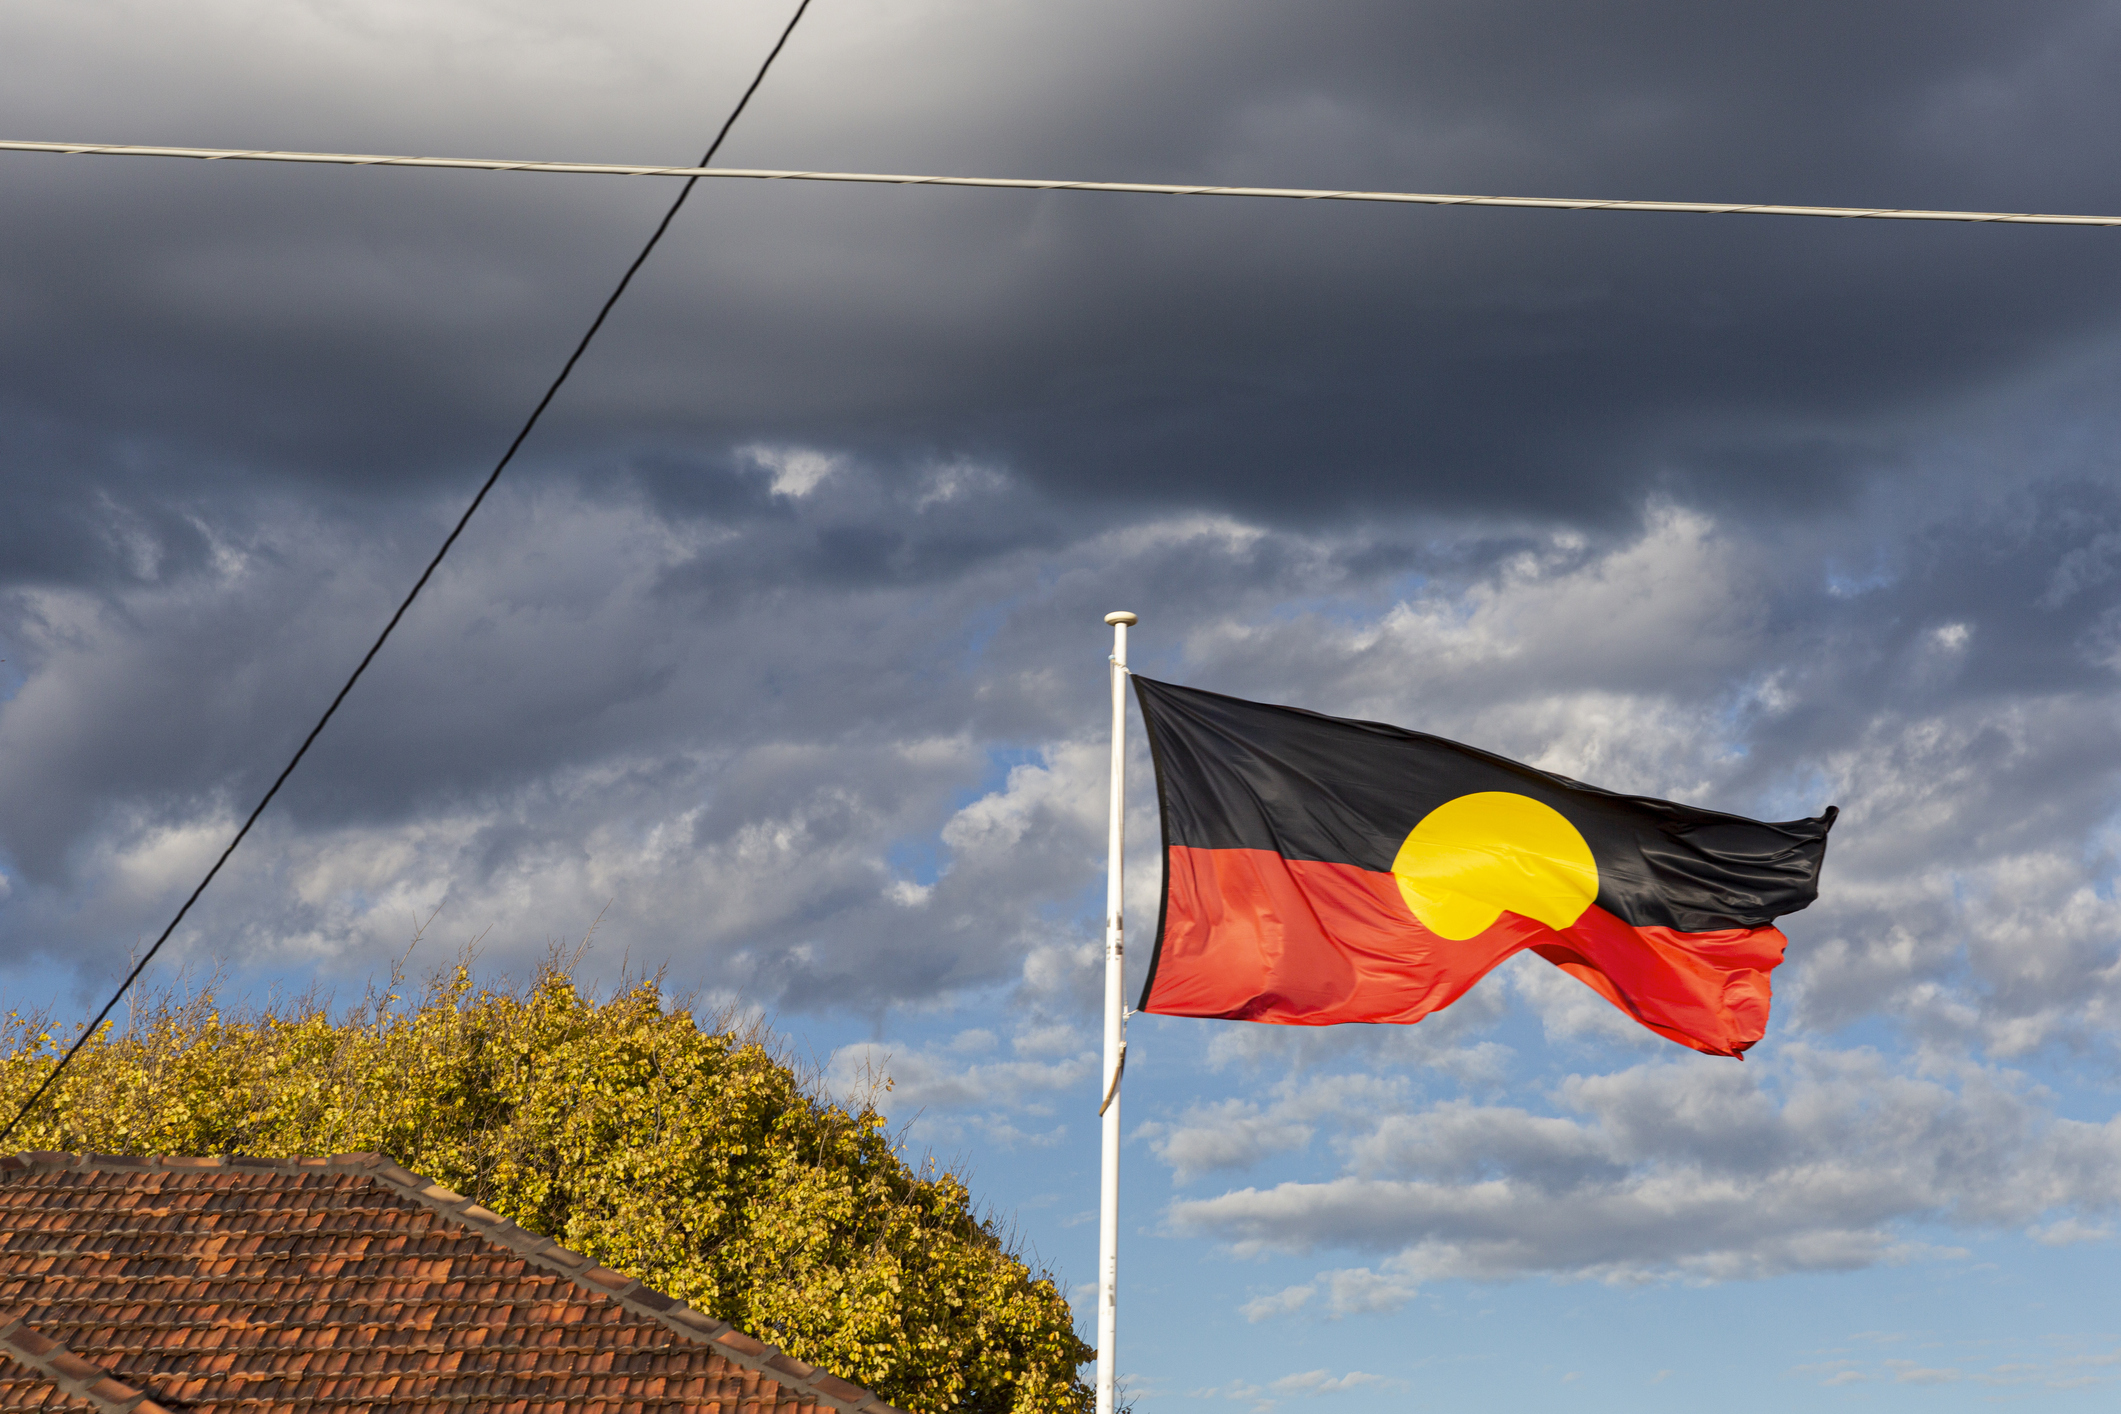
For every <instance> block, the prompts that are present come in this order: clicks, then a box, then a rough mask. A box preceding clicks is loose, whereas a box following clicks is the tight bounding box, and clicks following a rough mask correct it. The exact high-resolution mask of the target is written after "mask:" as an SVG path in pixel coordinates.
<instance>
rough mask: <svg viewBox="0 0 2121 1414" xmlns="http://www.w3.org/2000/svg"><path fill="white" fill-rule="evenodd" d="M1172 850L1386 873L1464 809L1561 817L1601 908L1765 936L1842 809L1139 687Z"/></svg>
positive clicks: (1804, 882) (1188, 691)
mask: <svg viewBox="0 0 2121 1414" xmlns="http://www.w3.org/2000/svg"><path fill="white" fill-rule="evenodd" d="M1134 692H1135V696H1136V698H1137V700H1138V701H1139V702H1140V703H1141V708H1142V716H1143V719H1144V720H1145V721H1146V722H1147V723H1148V727H1149V744H1150V749H1151V751H1152V752H1153V754H1154V756H1155V759H1156V784H1157V794H1158V796H1159V798H1160V800H1161V803H1162V808H1163V826H1164V845H1165V847H1166V848H1167V849H1172V848H1192V849H1261V850H1271V851H1273V852H1274V853H1276V854H1279V855H1281V856H1282V857H1283V858H1286V859H1292V860H1314V861H1319V862H1323V863H1333V864H1348V865H1353V866H1355V867H1357V868H1361V869H1370V870H1375V871H1377V872H1379V873H1390V872H1391V870H1392V864H1393V861H1394V859H1395V858H1396V857H1397V856H1398V853H1399V849H1400V846H1401V845H1402V844H1403V843H1404V842H1405V841H1406V838H1407V835H1408V834H1409V832H1411V831H1412V830H1413V828H1414V827H1415V826H1416V825H1418V824H1419V823H1421V821H1422V819H1423V818H1424V817H1425V816H1427V815H1428V814H1429V812H1430V811H1432V810H1434V809H1436V808H1437V807H1438V806H1440V805H1443V804H1445V803H1446V802H1449V801H1452V800H1456V799H1458V798H1459V797H1460V796H1465V795H1472V794H1476V793H1479V792H1483V791H1508V792H1512V793H1515V794H1518V795H1523V796H1528V797H1530V798H1531V799H1533V800H1536V801H1539V802H1540V803H1542V804H1544V805H1547V806H1550V807H1552V808H1553V809H1554V810H1556V811H1558V812H1559V813H1560V814H1561V815H1562V816H1563V817H1564V818H1566V819H1567V820H1568V821H1569V822H1570V823H1571V824H1572V825H1574V826H1575V827H1576V829H1577V830H1578V831H1579V832H1580V833H1581V834H1582V835H1583V838H1584V841H1585V843H1587V844H1588V845H1589V846H1590V849H1591V853H1592V855H1593V857H1594V858H1595V859H1596V860H1597V863H1598V885H1599V893H1598V899H1597V902H1598V906H1599V907H1601V908H1603V909H1605V910H1606V911H1607V912H1608V913H1611V914H1613V915H1614V916H1616V917H1618V918H1620V919H1622V920H1624V921H1626V922H1628V923H1630V924H1633V925H1634V926H1636V927H1662V928H1673V929H1677V930H1679V931H1680V932H1685V933H1708V932H1715V931H1718V930H1721V929H1726V928H1759V927H1765V926H1766V925H1767V924H1768V923H1769V922H1771V921H1772V920H1773V919H1775V918H1777V917H1780V916H1781V915H1783V914H1786V913H1795V912H1796V911H1797V910H1799V909H1801V908H1803V907H1805V906H1806V905H1807V904H1809V903H1811V902H1812V901H1813V900H1814V899H1815V898H1817V897H1818V896H1819V867H1820V864H1821V862H1822V861H1823V860H1824V858H1825V855H1826V836H1827V831H1828V830H1829V829H1831V828H1832V827H1833V823H1834V818H1835V816H1836V814H1837V813H1838V811H1837V810H1836V809H1835V808H1834V807H1828V809H1827V811H1826V813H1825V814H1823V815H1820V816H1818V817H1816V818H1813V819H1809V820H1787V821H1783V822H1782V823H1780V824H1765V823H1762V822H1761V821H1758V820H1748V819H1745V818H1744V817H1742V816H1738V815H1725V814H1721V813H1719V812H1717V811H1714V810H1699V809H1696V808H1694V807H1693V806H1689V805H1675V804H1673V803H1672V802H1671V801H1668V800H1654V799H1651V798H1649V797H1647V796H1639V795H1621V794H1619V793H1617V792H1614V791H1608V790H1600V789H1599V788H1598V787H1596V786H1587V785H1583V784H1581V783H1580V782H1577V781H1572V780H1570V779H1569V778H1568V777H1566V776H1557V775H1555V774H1553V773H1552V772H1549V771H1541V770H1537V769H1535V768H1533V767H1530V766H1525V765H1521V764H1519V763H1518V762H1515V761H1510V760H1506V759H1505V758H1503V757H1500V756H1496V755H1494V754H1492V753H1491V752H1486V751H1480V750H1477V749H1475V748H1473V747H1470V746H1461V745H1459V744H1458V743H1457V742H1454V741H1446V740H1444V739H1443V738H1442V737H1435V736H1429V735H1427V734H1425V733H1423V732H1415V731H1408V730H1406V729H1405V728H1403V727H1393V726H1386V725H1383V724H1382V723H1378V722H1358V721H1351V720H1348V719H1346V718H1341V717H1328V716H1325V715H1323V714H1321V713H1317V712H1307V711H1305V710H1303V709H1302V708H1299V707H1276V706H1270V705H1267V704H1265V703H1260V702H1247V701H1245V700H1244V699H1242V698H1238V697H1225V696H1223V695H1222V694H1221V693H1216V692H1203V691H1201V690H1199V689H1197V688H1190V687H1176V686H1173V685H1172V684H1170V683H1163V682H1156V681H1154V680H1152V679H1149V678H1144V677H1141V676H1138V675H1137V676H1136V677H1135V678H1134Z"/></svg>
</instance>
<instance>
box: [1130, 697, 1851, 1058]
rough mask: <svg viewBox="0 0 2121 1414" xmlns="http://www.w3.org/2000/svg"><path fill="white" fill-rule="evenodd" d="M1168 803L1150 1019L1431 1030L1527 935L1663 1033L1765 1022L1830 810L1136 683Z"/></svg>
mask: <svg viewBox="0 0 2121 1414" xmlns="http://www.w3.org/2000/svg"><path fill="white" fill-rule="evenodd" d="M1134 690H1135V695H1136V697H1137V698H1138V699H1139V700H1140V702H1141V707H1142V715H1143V717H1144V719H1145V720H1146V721H1147V723H1148V727H1149V742H1150V747H1151V750H1152V751H1153V753H1154V755H1155V760H1156V786H1157V796H1158V799H1159V801H1160V803H1161V806H1162V810H1163V827H1164V901H1163V917H1162V919H1161V922H1160V924H1159V926H1158V928H1157V937H1156V951H1155V954H1154V956H1153V958H1152V959H1151V962H1150V965H1149V980H1148V982H1147V984H1146V985H1145V986H1144V987H1143V990H1142V1000H1141V1007H1140V1009H1141V1010H1142V1011H1146V1012H1155V1013H1161V1014H1163V1015H1166V1016H1209V1017H1225V1018H1229V1019H1233V1020H1244V1021H1269V1022H1281V1023H1285V1024H1291V1025H1298V1026H1330V1025H1334V1024H1336V1023H1340V1022H1350V1021H1368V1022H1379V1021H1393V1022H1412V1021H1419V1020H1420V1019H1421V1018H1422V1017H1424V1016H1427V1015H1428V1014H1429V1013H1431V1012H1434V1011H1438V1010H1441V1009H1442V1008H1444V1007H1447V1006H1449V1005H1450V1004H1451V1003H1452V1002H1454V1001H1456V1000H1457V999H1458V998H1459V997H1461V996H1463V995H1464V994H1465V992H1466V990H1467V989H1468V988H1470V987H1471V986H1472V985H1473V984H1474V983H1475V982H1477V981H1479V980H1480V979H1481V978H1482V977H1483V976H1485V975H1486V974H1487V973H1488V972H1489V971H1490V970H1491V969H1492V968H1494V967H1495V966H1496V965H1497V964H1498V963H1500V962H1502V961H1503V960H1504V959H1505V958H1507V957H1509V956H1511V955H1512V954H1513V953H1517V952H1520V951H1522V950H1524V949H1526V948H1529V949H1531V950H1532V951H1533V952H1536V953H1538V954H1539V955H1540V956H1541V957H1543V958H1545V959H1546V960H1547V961H1549V962H1551V963H1554V964H1555V965H1556V966H1558V967H1560V968H1561V969H1562V970H1563V971H1565V972H1568V973H1570V974H1571V975H1572V976H1574V977H1576V978H1577V979H1579V980H1580V981H1582V982H1584V983H1586V984H1588V985H1589V986H1590V987H1591V988H1593V989H1594V990H1595V991H1597V992H1598V993H1599V995H1601V996H1603V997H1604V998H1605V999H1606V1000H1607V1001H1610V1002H1611V1003H1613V1005H1615V1006H1617V1007H1619V1008H1620V1009H1621V1010H1622V1011H1625V1012H1626V1013H1628V1015H1630V1016H1632V1017H1634V1018H1635V1019H1636V1020H1637V1021H1639V1022H1641V1023H1642V1024H1643V1025H1644V1026H1647V1027H1649V1028H1650V1029H1651V1030H1652V1031H1655V1032H1657V1033H1658V1034H1659V1035H1661V1036H1666V1037H1669V1038H1670V1039H1672V1040H1674V1041H1677V1042H1679V1043H1680V1044H1681V1045H1683V1046H1691V1047H1693V1048H1694V1049H1695V1050H1697V1051H1705V1052H1707V1053H1708V1054H1710V1055H1722V1056H1736V1055H1740V1054H1742V1053H1743V1052H1744V1051H1745V1050H1746V1048H1747V1047H1749V1046H1751V1045H1752V1044H1753V1043H1754V1042H1756V1041H1758V1040H1759V1039H1760V1038H1761V1036H1762V1035H1763V1034H1764V1033H1765V1031H1766V1029H1767V1018H1768V999H1769V995H1770V993H1769V987H1768V974H1769V973H1770V972H1771V971H1773V970H1774V968H1775V966H1776V965H1777V964H1778V963H1780V962H1781V961H1782V953H1783V948H1784V947H1785V946H1786V943H1787V940H1786V939H1785V938H1784V937H1783V935H1782V934H1781V933H1780V932H1779V931H1777V930H1776V929H1775V928H1774V927H1773V926H1772V924H1773V921H1774V919H1776V918H1777V917H1779V916H1781V915H1782V914H1785V913H1794V912H1796V911H1797V910H1798V909H1801V908H1803V907H1804V906H1805V905H1807V904H1809V903H1810V902H1811V901H1812V900H1813V899H1814V898H1816V897H1817V896H1818V893H1819V866H1820V862H1821V861H1822V860H1823V859H1824V857H1825V855H1826V836H1827V831H1828V830H1829V829H1830V828H1832V826H1833V823H1834V817H1835V814H1836V813H1837V812H1836V811H1835V810H1834V809H1833V808H1831V807H1830V808H1829V809H1828V810H1827V812H1826V813H1825V814H1824V815H1821V816H1819V817H1818V818H1816V819H1811V820H1791V821H1786V822H1784V823H1782V824H1775V825H1771V824H1762V823H1760V822H1759V821H1755V820H1747V819H1743V818H1741V817H1739V816H1736V815H1722V814H1718V813H1716V812H1715V811H1711V810H1697V809H1694V808H1692V807H1691V806H1685V805H1674V804H1672V803H1671V802H1669V801H1663V800H1651V799H1649V798H1647V797H1643V796H1632V795H1618V794H1615V793H1614V792H1612V791H1605V790H1599V789H1597V788H1596V787H1593V786H1586V785H1581V784H1579V783H1578V782H1575V781H1572V780H1569V779H1568V778H1567V777H1564V776H1557V775H1554V774H1552V773H1550V772H1546V771H1539V770H1534V769H1533V768H1532V767H1530V766H1523V765H1519V764H1518V763H1516V762H1514V761H1508V760H1505V759H1503V758H1502V757H1500V756H1494V755H1490V754H1489V753H1488V752H1485V751H1477V750H1475V749H1474V748H1472V747H1469V746H1460V745H1458V744H1457V743H1456V742H1451V741H1445V740H1443V739H1442V738H1440V737H1433V736H1427V735H1424V734H1422V733H1420V732H1412V731H1406V730H1403V729H1401V728H1399V727H1388V726H1382V725H1379V724H1377V723H1374V722H1356V721H1347V720H1343V719H1341V718H1338V717H1326V716H1321V715H1319V714H1318V713H1315V712H1306V711H1302V710H1300V709H1298V708H1294V707H1271V706H1267V705H1265V704H1262V703H1257V702H1246V701H1244V700H1242V699H1240V698H1235V697H1224V696H1222V695H1220V694H1218V693H1213V692H1201V691H1198V690H1196V689H1193V688H1185V687H1174V686H1172V685H1171V684H1169V683H1160V682H1153V681H1150V680H1149V679H1147V678H1142V677H1136V678H1135V679H1134Z"/></svg>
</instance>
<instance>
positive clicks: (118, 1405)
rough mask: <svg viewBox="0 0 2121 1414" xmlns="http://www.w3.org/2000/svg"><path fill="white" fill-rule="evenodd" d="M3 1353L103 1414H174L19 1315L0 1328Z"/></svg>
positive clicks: (166, 1407) (0, 1343)
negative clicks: (39, 1331)
mask: <svg viewBox="0 0 2121 1414" xmlns="http://www.w3.org/2000/svg"><path fill="white" fill-rule="evenodd" d="M0 1352H4V1353H5V1354H8V1355H11V1356H13V1357H14V1358H15V1359H16V1360H18V1361H20V1362H21V1363H22V1364H24V1365H27V1366H29V1367H30V1368H31V1369H32V1370H35V1371H36V1372H37V1373H38V1374H40V1375H43V1376H44V1377H45V1378H46V1379H48V1380H50V1381H51V1382H52V1383H53V1384H55V1385H57V1386H58V1387H59V1388H60V1389H62V1390H64V1391H65V1392H66V1393H68V1394H70V1395H72V1396H73V1397H74V1398H76V1399H80V1400H85V1401H87V1402H88V1403H89V1404H92V1405H94V1406H95V1407H96V1408H97V1409H99V1410H101V1411H103V1414H174V1411H172V1410H171V1409H170V1408H169V1407H168V1406H167V1405H162V1404H157V1403H156V1402H155V1401H154V1400H152V1399H150V1398H148V1396H147V1391H146V1390H144V1389H139V1388H137V1387H135V1386H133V1385H129V1384H127V1383H126V1382H125V1381H123V1380H121V1379H119V1378H118V1377H117V1376H116V1375H113V1374H112V1373H111V1372H110V1371H108V1370H106V1369H104V1368H102V1367H101V1366H100V1365H91V1364H90V1363H89V1362H88V1361H86V1360H83V1359H82V1358H81V1357H80V1356H78V1355H76V1354H74V1352H73V1351H71V1350H68V1349H67V1348H66V1347H65V1346H63V1345H61V1344H60V1343H59V1342H58V1341H56V1340H53V1339H51V1338H50V1337H48V1336H41V1335H38V1334H37V1332H36V1331H35V1330H34V1329H32V1328H31V1326H30V1324H29V1322H27V1321H25V1320H23V1319H22V1318H21V1317H19V1316H18V1317H16V1318H15V1319H13V1320H11V1321H9V1322H8V1323H7V1324H6V1325H4V1326H0Z"/></svg>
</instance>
